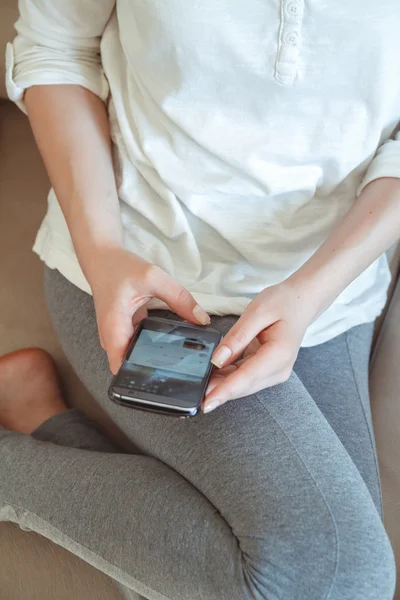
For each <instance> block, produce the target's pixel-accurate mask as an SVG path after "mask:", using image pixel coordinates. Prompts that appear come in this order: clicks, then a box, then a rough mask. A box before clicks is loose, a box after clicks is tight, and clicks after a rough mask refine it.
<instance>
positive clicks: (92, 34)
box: [6, 0, 115, 112]
mask: <svg viewBox="0 0 400 600" xmlns="http://www.w3.org/2000/svg"><path fill="white" fill-rule="evenodd" d="M114 4H115V0H68V2H66V1H64V0H56V1H54V2H53V1H49V0H20V2H19V12H20V16H19V18H18V20H17V22H16V23H15V29H16V32H17V35H16V37H15V38H14V40H13V41H12V42H10V43H8V44H7V47H6V87H7V94H8V97H9V98H10V100H12V101H13V102H15V103H16V104H17V105H18V106H19V107H20V108H21V110H23V111H24V112H26V110H25V106H24V101H23V97H24V92H25V90H26V89H27V88H29V87H31V86H33V85H51V84H75V85H81V86H83V87H85V88H87V89H88V90H90V91H91V92H93V93H94V94H96V95H97V96H99V97H100V98H102V100H106V98H107V96H108V91H109V90H108V83H107V79H106V77H105V76H104V73H103V69H102V66H101V58H100V41H101V36H102V34H103V31H104V29H105V27H106V24H107V22H108V20H109V18H110V15H111V13H112V11H113V8H114Z"/></svg>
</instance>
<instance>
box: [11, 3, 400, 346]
mask: <svg viewBox="0 0 400 600" xmlns="http://www.w3.org/2000/svg"><path fill="white" fill-rule="evenodd" d="M20 12H21V16H20V18H19V20H18V22H17V23H16V29H17V32H18V35H17V36H16V38H15V39H14V41H13V42H12V43H11V44H9V45H8V47H7V89H8V94H9V97H10V98H11V99H12V100H14V101H15V102H16V103H17V104H18V105H19V106H20V107H21V109H22V110H25V109H24V104H23V93H24V90H25V89H26V88H27V87H29V86H32V85H40V84H53V83H74V84H79V85H82V86H84V87H86V88H88V89H89V90H91V91H92V92H94V93H95V94H97V95H98V96H100V97H101V98H102V99H104V100H105V101H106V102H107V105H108V110H109V115H110V123H111V134H112V139H113V142H114V144H115V169H116V175H117V185H118V193H119V198H120V208H121V215H122V221H123V227H124V234H125V244H126V247H127V248H128V249H129V250H131V251H132V252H135V253H137V254H139V255H140V256H142V257H144V258H145V259H147V260H148V261H151V262H154V263H156V264H158V265H160V266H161V267H163V268H164V269H165V270H166V271H168V272H169V273H170V274H171V275H173V276H174V277H175V278H176V279H177V280H179V281H180V282H181V283H182V284H183V285H185V286H186V287H187V288H188V289H189V290H190V292H192V294H193V296H194V297H195V299H196V300H197V301H198V302H199V303H200V304H201V305H202V306H203V307H204V308H205V309H206V310H207V311H208V312H209V313H214V314H221V315H222V314H227V313H231V314H237V315H239V314H241V313H242V312H243V311H244V310H245V308H246V306H247V305H248V303H249V301H250V300H251V298H253V297H254V296H255V295H256V294H257V293H258V292H260V291H261V290H262V289H263V288H265V287H268V286H270V285H273V284H276V283H278V282H281V281H283V280H284V279H285V278H287V277H288V276H289V275H290V274H291V273H293V272H294V271H295V270H297V269H298V268H299V267H300V266H301V265H302V264H303V263H304V262H305V261H306V260H307V259H308V258H309V257H310V256H311V255H312V254H313V253H314V252H315V251H316V250H317V249H318V247H319V246H320V245H321V244H322V243H323V241H324V240H325V239H326V238H327V237H328V236H329V234H330V232H331V231H332V229H333V227H334V226H335V224H336V223H337V222H338V221H339V220H340V219H342V217H343V216H344V214H345V213H346V212H347V211H348V210H349V208H350V207H351V205H352V204H353V202H354V201H355V200H356V198H357V197H358V196H359V194H360V192H361V191H362V189H363V188H364V186H365V185H366V184H367V183H369V182H370V181H372V180H373V179H376V178H379V177H383V176H391V177H400V137H399V135H397V136H396V132H397V127H398V124H399V121H400V66H399V56H400V35H399V31H400V2H399V1H398V0H381V1H380V2H376V0H352V1H351V2H349V1H348V0H331V1H327V0H325V1H323V2H321V0H310V1H308V2H304V0H281V1H279V0H202V1H201V2H188V1H187V0H169V1H162V0H146V1H145V2H138V1H133V0H116V2H115V1H114V0H69V1H68V2H64V1H61V0H57V1H55V2H49V1H48V0H22V1H21V2H20ZM378 201H379V198H377V202H378ZM34 250H35V251H36V252H37V253H38V254H39V255H40V256H41V257H42V259H43V260H44V261H45V262H46V264H47V265H49V266H50V267H52V268H57V269H59V270H60V271H61V273H63V275H64V276H65V277H67V278H68V279H69V280H70V281H72V282H73V283H74V284H76V285H77V286H79V287H80V288H81V289H83V290H86V291H87V292H88V293H90V287H89V285H88V283H87V281H86V280H85V278H84V276H83V273H82V271H81V269H80V267H79V264H78V261H77V258H76V255H75V252H74V249H73V246H72V243H71V238H70V236H69V233H68V229H67V226H66V223H65V221H64V218H63V216H62V213H61V210H60V208H59V206H58V203H57V200H56V198H55V195H54V193H53V192H52V191H51V192H50V195H49V208H48V213H47V215H46V218H45V219H44V221H43V223H42V226H41V228H40V230H39V232H38V235H37V239H36V242H35V246H34ZM389 282H390V271H389V267H388V263H387V259H386V255H385V254H384V255H382V256H381V257H380V258H379V259H378V260H376V261H375V262H374V263H373V264H372V265H371V266H370V267H369V268H367V269H366V270H365V271H364V272H363V273H362V274H361V275H360V276H359V277H357V279H355V280H354V281H353V282H352V283H351V284H350V285H349V286H348V287H347V288H346V289H345V290H344V291H343V292H342V293H341V294H340V296H339V297H338V298H337V299H336V300H335V302H334V303H333V304H332V305H331V306H330V307H329V308H328V309H327V310H326V311H325V312H324V313H323V314H322V315H321V316H320V317H319V318H318V319H316V320H315V321H314V322H313V323H312V324H311V325H310V327H309V328H308V330H307V332H306V335H305V337H304V339H303V342H302V346H312V345H315V344H319V343H322V342H324V341H326V340H328V339H330V338H332V337H334V336H336V335H338V334H340V333H342V332H343V331H345V330H346V329H349V328H350V327H352V326H354V325H357V324H360V323H364V322H368V321H372V320H374V319H375V317H376V316H378V315H379V314H380V312H381V311H382V308H383V306H384V304H385V302H386V292H387V288H388V284H389ZM149 307H150V308H159V307H164V308H165V305H164V304H163V303H162V302H161V301H159V300H157V299H153V300H152V301H151V304H150V305H149Z"/></svg>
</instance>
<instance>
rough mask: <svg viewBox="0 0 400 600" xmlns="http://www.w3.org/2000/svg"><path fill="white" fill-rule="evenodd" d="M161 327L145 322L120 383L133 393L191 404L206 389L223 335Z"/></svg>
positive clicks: (123, 370)
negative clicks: (155, 395) (210, 366)
mask: <svg viewBox="0 0 400 600" xmlns="http://www.w3.org/2000/svg"><path fill="white" fill-rule="evenodd" d="M146 322H147V325H146ZM154 323H155V324H154ZM158 327H159V325H158V324H157V323H156V322H155V320H154V321H152V320H151V319H148V320H146V319H145V325H144V326H143V327H142V329H141V330H140V333H139V336H138V337H137V339H136V343H135V345H134V346H133V348H132V350H131V352H130V354H129V355H128V356H127V358H126V359H125V361H124V363H123V365H122V367H121V369H120V372H119V377H118V383H117V384H118V385H121V386H122V387H125V388H128V389H129V390H131V392H134V391H135V390H138V391H140V392H145V393H149V394H157V395H159V396H165V397H170V398H174V399H175V400H179V401H180V403H181V404H184V405H186V404H187V405H191V404H193V403H194V402H196V401H198V398H199V395H200V394H201V393H202V390H203V388H204V379H205V376H206V374H207V371H208V369H209V365H210V358H211V355H212V353H213V351H214V349H215V347H216V345H217V344H218V341H219V334H218V332H213V331H206V330H203V331H202V330H196V329H193V328H189V327H185V326H184V325H180V324H176V323H173V324H171V325H169V324H166V325H165V324H163V326H162V329H163V330H161V331H160V330H158ZM132 395H134V394H133V393H132Z"/></svg>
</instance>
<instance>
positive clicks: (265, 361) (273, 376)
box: [204, 344, 282, 412]
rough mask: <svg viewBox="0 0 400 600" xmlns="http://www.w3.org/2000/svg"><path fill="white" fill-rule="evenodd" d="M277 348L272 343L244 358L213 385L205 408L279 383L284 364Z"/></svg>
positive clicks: (212, 407)
mask: <svg viewBox="0 0 400 600" xmlns="http://www.w3.org/2000/svg"><path fill="white" fill-rule="evenodd" d="M275 348H276V346H275V344H271V346H270V347H268V346H263V347H262V348H261V349H260V350H259V352H257V354H255V355H253V356H251V357H250V358H247V359H243V361H241V364H240V366H239V368H238V369H236V370H235V371H233V372H232V373H230V374H228V375H227V376H226V377H224V378H223V379H221V380H220V381H218V384H217V385H216V386H214V387H213V389H212V391H210V393H209V394H208V395H207V398H206V401H205V406H204V410H205V409H206V406H207V405H210V407H211V408H210V410H213V409H214V408H216V407H217V406H220V405H221V404H224V403H225V402H227V401H229V400H234V399H236V398H242V397H244V396H249V395H250V394H254V393H256V392H258V391H260V390H262V389H264V388H266V387H270V386H271V385H276V383H279V381H280V380H281V375H282V373H281V371H282V368H281V367H282V366H281V363H280V361H279V360H277V358H276V353H275ZM205 412H206V410H205Z"/></svg>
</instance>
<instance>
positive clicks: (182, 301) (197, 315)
mask: <svg viewBox="0 0 400 600" xmlns="http://www.w3.org/2000/svg"><path fill="white" fill-rule="evenodd" d="M154 296H156V297H157V298H160V300H163V302H165V303H166V304H168V306H169V307H170V308H171V309H172V310H173V311H174V312H176V314H177V315H179V316H180V317H182V318H183V319H186V320H187V321H190V322H191V323H195V324H196V325H197V324H199V323H200V324H201V325H209V324H210V323H211V320H210V317H209V315H208V314H207V313H206V311H205V310H204V309H203V308H201V306H199V304H197V302H196V300H195V299H194V298H193V296H192V294H191V293H190V292H189V291H188V290H187V289H186V288H185V287H183V286H182V285H181V284H180V283H178V282H177V281H176V280H175V279H174V278H173V277H171V276H170V275H169V274H168V273H166V272H165V271H162V273H161V275H160V277H159V278H158V281H157V289H156V290H155V292H154Z"/></svg>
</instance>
